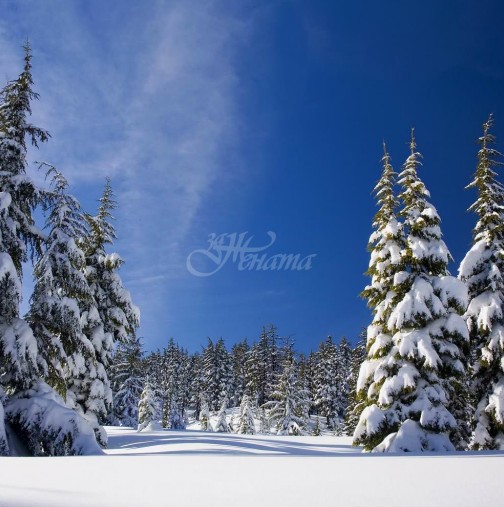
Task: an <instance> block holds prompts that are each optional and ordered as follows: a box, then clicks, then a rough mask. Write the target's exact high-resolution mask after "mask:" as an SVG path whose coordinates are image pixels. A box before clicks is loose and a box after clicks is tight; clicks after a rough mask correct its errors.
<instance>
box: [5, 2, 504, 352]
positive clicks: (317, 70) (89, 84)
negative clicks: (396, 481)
mask: <svg viewBox="0 0 504 507" xmlns="http://www.w3.org/2000/svg"><path fill="white" fill-rule="evenodd" d="M0 9H1V10H0V12H2V15H1V17H0V77H1V79H2V80H3V82H4V83H5V82H6V81H7V80H9V79H13V78H15V77H16V76H17V74H18V73H19V72H20V69H21V65H22V57H23V52H22V49H21V45H22V44H23V42H24V41H25V39H26V38H29V40H30V42H31V45H32V47H33V77H34V81H35V90H36V91H37V92H38V93H39V94H40V100H39V101H37V102H36V103H34V104H33V117H32V121H33V123H36V124H37V125H38V126H41V127H43V128H46V129H47V130H49V132H50V133H51V135H52V138H51V139H50V141H49V142H48V143H47V144H46V145H44V146H41V147H40V149H39V150H37V151H34V150H32V151H31V152H30V162H31V164H30V167H29V174H30V175H31V176H32V177H33V178H34V179H36V180H37V181H39V182H40V183H41V184H43V176H42V175H41V174H39V173H38V172H37V170H36V164H35V163H34V162H35V161H42V160H43V161H47V162H49V163H51V164H54V165H55V166H56V167H58V169H60V170H61V171H62V172H63V173H64V174H65V175H66V177H67V178H68V180H69V183H70V191H71V192H72V193H73V194H74V195H75V196H76V197H77V198H78V199H79V201H80V202H81V204H82V207H83V209H85V210H86V211H88V212H90V213H93V212H94V211H95V210H96V206H97V199H98V198H99V197H100V194H101V191H102V189H103V185H104V181H105V178H106V177H107V176H108V177H110V178H111V181H112V186H113V189H114V192H115V197H116V200H117V202H118V209H117V210H116V212H115V219H116V220H115V222H114V225H115V227H116V232H117V236H118V239H117V241H116V243H115V244H114V245H113V246H112V249H111V251H116V252H118V253H119V254H120V255H121V256H122V258H123V259H124V261H125V264H124V265H123V267H122V268H121V276H122V279H123V282H124V285H125V286H126V287H127V288H128V289H129V291H130V292H131V295H132V298H133V300H134V302H135V303H136V305H137V306H139V308H140V311H141V315H142V317H141V326H140V329H139V331H138V334H139V336H141V337H142V341H143V343H144V346H145V349H146V350H154V349H156V348H158V347H163V346H164V345H165V344H166V343H167V341H168V339H169V338H170V337H173V338H174V339H175V340H176V341H178V342H179V343H180V344H181V345H182V346H184V347H186V348H188V349H189V350H191V351H196V350H199V349H200V346H201V345H203V344H205V343H206V339H207V337H211V338H213V339H217V338H219V337H223V338H224V339H225V341H226V343H227V344H228V345H229V346H231V345H232V344H233V343H234V342H236V341H238V340H241V339H243V338H247V339H248V340H249V342H252V341H254V340H255V339H256V338H257V336H258V334H259V333H260V330H261V327H262V326H263V325H269V324H270V323H274V324H275V325H276V326H277V328H278V332H279V334H280V335H281V336H288V337H291V338H292V339H294V340H295V342H296V346H297V348H298V349H299V350H301V351H305V352H308V351H309V350H311V349H314V348H316V347H317V346H318V343H319V342H321V341H322V340H324V339H325V337H326V336H328V335H332V336H334V337H336V338H338V339H339V338H340V337H342V336H346V337H347V338H349V339H350V340H351V341H352V342H355V341H356V339H357V336H358V334H359V333H360V331H361V329H362V328H363V327H365V326H367V325H368V324H369V322H370V319H371V313H370V310H369V309H368V308H367V307H366V304H365V302H364V301H363V300H361V299H360V298H359V293H360V291H361V290H362V289H363V288H364V286H365V285H366V283H367V279H366V276H365V275H364V272H365V271H366V268H367V264H368V262H369V253H368V252H367V251H366V245H367V241H368V237H369V235H370V233H371V232H372V229H371V222H372V217H373V214H374V213H375V210H376V206H375V199H374V197H373V195H372V189H373V187H374V185H375V183H376V181H377V179H378V178H379V175H380V171H381V166H380V159H381V156H382V142H383V141H384V140H385V141H386V143H387V147H388V151H389V152H390V154H391V156H392V163H393V165H394V167H395V169H396V170H400V168H401V165H402V164H403V162H404V160H405V158H406V157H407V155H408V141H409V136H410V129H411V127H415V132H416V138H417V143H418V150H419V151H420V152H421V153H422V154H423V156H424V159H423V164H424V165H423V167H422V169H421V173H420V176H421V177H422V179H423V180H424V182H425V184H426V186H427V188H428V189H429V190H430V192H431V195H432V203H433V204H434V206H436V208H437V209H438V211H439V213H440V216H441V219H442V229H443V233H444V239H445V241H446V243H447V245H448V247H449V249H450V250H451V253H452V255H453V257H454V259H455V262H454V263H453V264H452V265H451V266H450V269H451V271H452V273H456V271H457V267H458V263H460V261H461V259H462V258H463V256H464V254H465V252H466V251H467V249H468V248H469V246H470V244H471V229H472V227H473V226H474V223H475V217H474V216H472V215H471V214H469V213H467V211H466V210H467V208H468V207H469V206H470V204H471V203H472V202H473V201H474V199H475V195H474V192H473V191H470V190H464V188H465V186H466V185H467V184H468V183H469V182H470V181H471V177H472V175H473V173H474V170H475V161H476V153H477V149H478V146H477V138H478V136H479V135H480V133H481V125H482V123H483V122H484V121H485V120H486V118H487V117H488V115H489V114H490V113H493V114H494V117H495V128H494V134H495V135H496V137H497V147H499V146H500V148H501V150H503V151H504V100H503V95H502V90H504V31H503V30H502V20H503V19H504V5H503V4H502V3H501V2H499V1H498V0H483V1H480V2H474V1H464V0H453V1H451V0H442V1H439V0H426V1H423V2H412V1H408V0H406V1H403V2H397V1H387V0H385V1H381V2H376V1H356V2H337V1H326V2H323V1H318V0H304V1H275V0H271V1H260V0H256V1H249V0H243V1H240V2H236V1H231V0H228V1H218V0H215V1H195V0H174V1H156V0H152V1H148V2H137V1H133V0H121V1H119V0H116V1H112V0H107V1H103V0H87V1H78V0H74V1H72V2H69V1H66V0H45V1H44V2H38V1H35V0H20V1H18V2H12V1H8V0H0ZM254 249H255V251H254ZM254 256H255V257H254ZM274 256H277V257H274ZM286 256H290V257H286ZM273 257H274V258H273ZM261 258H263V263H262V264H260V259H261ZM268 259H269V260H268ZM282 259H283V260H282ZM286 259H290V262H291V264H290V265H289V268H291V267H292V266H293V265H294V266H295V267H296V268H298V269H276V268H278V264H277V265H276V266H275V261H276V262H277V263H279V262H287V261H286ZM296 259H297V261H298V262H297V264H296V263H295V260H296ZM292 263H293V264H292ZM212 271H215V273H213V274H209V273H211V272H212ZM201 275H208V276H201ZM30 278H31V275H30V274H29V273H27V274H25V280H24V282H25V286H26V292H27V294H26V295H25V304H26V301H27V300H28V298H29V290H30V284H31V280H30Z"/></svg>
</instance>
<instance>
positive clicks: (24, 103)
mask: <svg viewBox="0 0 504 507" xmlns="http://www.w3.org/2000/svg"><path fill="white" fill-rule="evenodd" d="M24 49H25V59H24V68H23V71H22V73H21V74H20V75H19V77H18V78H17V79H15V80H13V81H10V82H9V83H8V84H7V85H6V86H5V87H4V88H3V89H2V90H1V91H0V188H1V192H0V377H1V379H2V384H3V386H4V388H5V389H6V391H7V392H8V393H9V394H11V393H13V392H16V391H18V390H20V389H26V388H28V387H29V386H30V385H31V384H32V383H33V381H34V380H36V379H37V378H38V376H39V374H41V373H44V372H45V369H46V364H45V363H44V361H43V358H42V357H41V356H40V353H39V352H40V351H39V350H38V348H37V343H36V340H35V338H34V337H33V333H32V331H31V329H30V327H29V326H28V324H27V322H26V321H25V320H23V319H20V318H19V304H20V300H21V296H22V290H21V281H22V275H23V273H22V265H23V262H25V261H27V260H28V256H29V254H31V256H32V258H33V256H34V255H35V254H36V253H38V252H40V242H41V240H42V238H43V235H42V233H41V232H40V231H39V230H38V229H37V228H36V227H35V224H34V219H33V210H34V208H35V206H36V205H37V204H38V203H39V202H40V192H39V190H38V188H37V187H36V186H35V184H34V183H33V181H32V180H31V179H30V178H28V177H27V176H26V167H27V161H26V153H27V147H26V140H27V139H28V140H30V141H31V143H32V144H33V145H34V146H38V143H39V142H45V141H47V139H48V137H49V134H48V133H47V132H46V131H45V130H43V129H41V128H38V127H36V126H34V125H32V124H30V123H29V122H28V117H29V115H30V114H31V101H32V100H34V99H38V94H37V93H35V92H34V91H33V89H32V85H33V79H32V74H31V51H30V47H29V45H28V44H26V45H25V47H24Z"/></svg>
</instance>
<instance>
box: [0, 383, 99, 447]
mask: <svg viewBox="0 0 504 507" xmlns="http://www.w3.org/2000/svg"><path fill="white" fill-rule="evenodd" d="M5 412H6V415H7V416H8V418H9V420H10V421H11V423H12V424H15V425H16V426H17V430H18V431H19V432H23V431H26V432H27V433H29V434H30V435H31V436H32V438H30V439H28V440H29V442H28V446H29V447H31V448H30V451H31V452H32V453H34V454H38V455H61V454H86V455H91V454H101V453H102V451H101V449H100V447H99V445H98V444H97V443H96V439H95V436H94V432H93V428H92V427H91V426H90V425H89V424H88V423H87V421H86V420H85V419H84V418H83V417H81V416H80V415H79V414H78V413H77V412H76V411H74V410H71V409H69V408H68V407H67V406H65V402H64V400H63V399H62V398H61V396H59V395H58V394H57V393H56V392H55V391H54V390H53V389H52V388H51V387H49V386H48V385H47V384H46V383H44V382H42V381H39V382H38V383H37V384H36V385H35V386H34V387H33V388H32V389H29V390H27V391H24V392H21V393H20V394H17V395H15V396H14V397H12V398H11V399H10V400H9V402H8V404H7V405H6V407H5ZM0 415H1V414H0Z"/></svg>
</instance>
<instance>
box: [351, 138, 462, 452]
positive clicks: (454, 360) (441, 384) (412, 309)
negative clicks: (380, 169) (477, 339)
mask: <svg viewBox="0 0 504 507" xmlns="http://www.w3.org/2000/svg"><path fill="white" fill-rule="evenodd" d="M410 150H411V153H410V156H409V157H408V159H407V160H406V162H405V164H404V166H403V171H402V173H401V174H400V177H399V178H400V179H399V183H400V184H401V186H402V193H401V195H400V198H401V200H402V203H403V206H404V207H403V210H402V212H401V216H402V217H403V220H404V229H405V237H406V248H405V249H403V250H401V252H400V259H401V260H400V261H399V262H400V263H402V264H403V266H404V271H400V272H396V273H395V275H394V281H393V287H392V289H391V294H390V295H389V294H388V293H387V294H386V295H385V299H384V301H385V303H383V304H382V309H383V310H382V309H380V312H384V313H382V315H384V316H386V317H387V320H386V322H378V324H379V325H378V332H379V334H378V335H376V336H375V337H373V333H371V337H372V338H371V341H370V340H369V337H370V333H369V332H368V357H370V358H371V360H370V361H366V362H365V363H364V364H363V367H362V369H361V374H360V376H359V386H358V389H359V391H362V390H364V389H366V387H367V397H368V400H367V406H366V408H365V409H364V410H363V412H362V413H361V416H360V420H359V423H358V425H357V428H356V430H355V434H354V441H355V443H357V444H363V445H364V446H365V448H366V449H368V450H377V451H441V450H453V449H454V446H453V444H452V443H451V442H450V439H449V436H448V434H449V432H450V431H451V430H453V429H454V428H455V427H456V425H457V421H456V420H455V417H454V416H453V414H451V413H450V411H449V410H448V408H447V407H448V406H449V404H450V401H451V400H452V398H453V397H454V395H455V385H456V384H455V382H456V379H457V378H460V377H461V375H462V374H463V372H464V365H463V362H462V361H461V359H463V354H462V352H461V347H463V346H464V344H465V343H466V341H467V339H468V334H467V328H466V326H465V323H464V321H463V319H462V317H461V316H460V314H462V313H463V312H464V311H465V308H466V306H467V291H466V288H465V285H464V284H463V283H461V282H460V281H459V280H457V279H456V278H454V277H451V276H449V274H448V269H447V265H448V261H449V260H450V259H451V257H450V254H449V251H448V249H447V247H446V245H445V243H444V242H443V240H442V239H441V229H440V219H439V215H438V213H437V211H436V209H435V208H434V206H432V204H430V202H429V201H428V198H429V192H428V191H427V189H426V188H425V185H424V184H423V182H422V181H421V180H420V178H419V177H418V173H417V169H418V167H419V165H420V157H421V155H420V154H419V153H418V152H417V151H416V143H415V138H414V135H413V131H412V137H411V143H410ZM374 294H375V292H373V291H371V292H370V293H369V296H368V297H370V298H372V297H373V296H374ZM370 301H371V300H370ZM387 301H391V303H387ZM372 304H373V306H374V305H375V303H374V302H373V303H372ZM379 304H380V303H378V305H379ZM375 319H376V313H375ZM380 324H381V325H380ZM377 354H378V357H376V356H377ZM368 386H369V387H368Z"/></svg>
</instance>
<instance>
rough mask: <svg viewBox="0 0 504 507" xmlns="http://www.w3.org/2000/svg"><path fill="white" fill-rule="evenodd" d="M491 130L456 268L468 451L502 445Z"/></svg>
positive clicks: (502, 343)
mask: <svg viewBox="0 0 504 507" xmlns="http://www.w3.org/2000/svg"><path fill="white" fill-rule="evenodd" d="M492 126H493V118H492V115H490V117H489V118H488V120H487V121H486V122H485V123H484V124H483V135H482V136H481V137H480V138H479V143H480V146H481V148H480V150H479V151H478V164H477V168H476V174H475V176H474V179H473V180H472V182H471V183H470V184H469V185H468V187H467V188H475V189H476V190H477V192H478V198H477V200H476V202H475V203H474V204H473V205H472V206H471V207H470V208H469V210H470V211H473V212H475V213H476V214H477V216H478V221H477V223H476V226H475V228H474V231H473V234H474V243H473V246H472V247H471V249H470V250H469V252H468V253H467V254H466V256H465V258H464V260H463V261H462V263H461V265H460V269H459V277H460V278H461V280H463V281H464V282H466V284H467V287H468V292H469V306H468V308H467V311H466V313H465V317H466V320H467V325H468V328H469V332H470V343H471V351H472V354H471V355H472V356H473V358H474V361H473V364H472V373H473V382H472V392H473V395H474V398H475V400H474V401H475V404H476V411H475V415H474V418H473V422H472V423H473V428H474V431H473V435H472V438H471V443H470V445H471V448H472V449H496V448H499V447H500V446H502V443H503V442H504V408H503V407H504V367H503V364H504V313H503V311H502V307H503V304H504V220H503V217H504V187H503V186H502V184H501V183H500V182H499V181H498V180H497V173H496V171H495V169H496V168H497V167H498V166H500V165H503V164H502V162H500V161H498V158H499V157H501V154H500V153H499V152H498V151H497V150H496V149H495V148H493V144H494V142H495V137H494V136H493V134H491V133H490V130H491V128H492Z"/></svg>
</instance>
